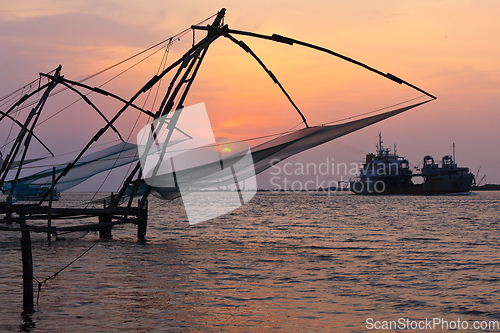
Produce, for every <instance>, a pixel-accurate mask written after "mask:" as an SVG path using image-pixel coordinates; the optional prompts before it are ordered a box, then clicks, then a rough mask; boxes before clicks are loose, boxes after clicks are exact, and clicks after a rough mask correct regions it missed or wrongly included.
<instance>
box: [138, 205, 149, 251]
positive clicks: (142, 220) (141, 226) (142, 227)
mask: <svg viewBox="0 0 500 333" xmlns="http://www.w3.org/2000/svg"><path fill="white" fill-rule="evenodd" d="M138 209H139V214H138V215H139V216H138V218H139V223H138V224H137V239H138V240H140V241H143V240H144V236H146V231H147V227H148V201H147V200H146V201H145V202H144V204H143V205H142V206H141V200H139V207H138Z"/></svg>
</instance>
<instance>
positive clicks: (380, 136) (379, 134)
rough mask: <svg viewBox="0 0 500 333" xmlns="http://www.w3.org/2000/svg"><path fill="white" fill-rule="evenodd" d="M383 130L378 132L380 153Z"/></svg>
mask: <svg viewBox="0 0 500 333" xmlns="http://www.w3.org/2000/svg"><path fill="white" fill-rule="evenodd" d="M382 142H383V141H382V132H378V149H379V154H380V153H382V149H383V148H382Z"/></svg>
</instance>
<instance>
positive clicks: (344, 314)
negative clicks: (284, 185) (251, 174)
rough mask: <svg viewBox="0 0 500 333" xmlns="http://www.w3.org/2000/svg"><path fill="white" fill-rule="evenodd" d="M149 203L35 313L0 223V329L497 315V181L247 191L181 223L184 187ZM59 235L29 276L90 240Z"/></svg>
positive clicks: (301, 326) (278, 325)
mask: <svg viewBox="0 0 500 333" xmlns="http://www.w3.org/2000/svg"><path fill="white" fill-rule="evenodd" d="M87 198H88V197H87V196H85V195H82V194H69V195H67V196H65V198H64V200H63V201H61V202H59V203H58V204H64V202H67V203H68V204H73V205H74V204H76V202H78V201H82V200H85V199H87ZM69 200H73V201H74V202H68V201H69ZM150 208H153V209H152V210H151V212H150V221H149V225H148V234H147V238H148V240H149V241H148V242H147V243H146V244H138V243H137V241H136V239H135V237H136V236H135V235H136V230H135V229H134V228H133V227H132V226H125V227H124V228H122V229H115V230H113V239H112V240H111V241H103V242H100V243H99V244H98V245H97V246H96V247H94V248H93V249H92V250H91V251H90V252H89V253H88V254H86V255H85V256H84V257H83V258H82V259H80V260H79V261H77V262H76V263H75V264H73V265H72V266H71V267H70V268H68V269H67V270H65V271H63V272H62V273H61V274H60V275H59V277H58V278H57V279H52V280H50V282H49V283H48V284H47V285H44V287H43V288H42V291H41V294H40V301H39V305H38V306H37V308H36V312H35V313H34V314H32V315H27V314H25V315H23V316H20V313H21V312H22V304H21V302H22V280H21V262H20V261H21V260H20V250H19V235H17V234H13V233H9V234H6V233H2V234H0V253H1V255H2V266H1V267H0V276H1V281H2V284H1V285H0V288H1V291H2V292H1V293H0V310H1V311H0V329H1V330H3V331H19V330H24V331H31V332H54V331H64V332H67V331H73V332H88V331H102V332H118V331H124V330H136V331H149V330H151V331H154V330H156V331H173V332H176V331H204V332H210V331H217V332H219V331H230V332H249V331H250V332H256V331H268V330H271V329H275V330H277V331H289V332H293V331H297V332H299V331H309V332H314V331H316V332H325V331H334V332H361V331H369V330H367V329H366V327H365V323H364V322H365V320H366V319H367V318H369V317H371V318H375V319H376V320H397V319H398V318H401V317H404V318H411V319H423V318H426V317H427V318H434V317H439V318H444V319H449V320H456V319H457V318H459V319H460V320H500V303H499V302H498V292H499V289H500V277H499V271H500V258H499V255H498V253H499V252H498V250H499V247H500V245H499V244H500V242H499V236H500V232H499V231H500V230H499V229H500V217H499V211H500V192H487V193H486V192H484V193H480V194H476V195H449V196H428V197H411V196H389V197H361V196H354V195H349V194H337V195H332V196H328V195H325V194H321V193H258V194H257V195H256V197H255V198H254V199H252V201H251V202H250V203H249V204H248V205H246V206H243V207H241V208H239V209H237V210H235V211H233V212H232V213H230V214H227V215H224V216H222V217H220V218H217V219H215V220H213V221H211V222H208V223H203V224H200V225H196V226H191V227H190V226H189V225H188V222H187V218H186V216H185V213H184V212H183V209H182V202H181V201H174V202H173V203H169V204H165V203H164V202H159V201H158V202H151V203H150ZM64 237H66V239H65V240H61V239H60V240H58V241H57V242H53V243H52V245H51V246H48V245H47V243H46V241H45V236H44V235H34V236H33V239H34V245H33V257H34V258H33V259H34V266H35V269H34V274H35V277H37V278H38V279H39V280H40V279H43V278H45V277H48V276H50V275H51V274H53V273H54V272H55V271H57V270H58V269H59V268H61V267H62V266H64V265H65V264H66V263H68V262H69V261H71V260H72V259H74V258H75V257H76V256H78V255H79V254H81V253H82V252H83V251H84V250H86V249H87V248H88V247H90V246H91V245H92V244H93V242H94V241H95V240H97V235H96V234H88V235H86V234H83V233H81V234H69V235H65V236H64ZM35 290H36V288H35Z"/></svg>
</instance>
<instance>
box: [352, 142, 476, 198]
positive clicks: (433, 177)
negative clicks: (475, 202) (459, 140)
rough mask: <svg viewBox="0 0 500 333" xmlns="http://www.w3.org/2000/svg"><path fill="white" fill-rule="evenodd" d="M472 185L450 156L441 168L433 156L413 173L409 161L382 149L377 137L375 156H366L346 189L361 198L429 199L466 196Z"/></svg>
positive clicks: (472, 179) (427, 157) (462, 168)
mask: <svg viewBox="0 0 500 333" xmlns="http://www.w3.org/2000/svg"><path fill="white" fill-rule="evenodd" d="M453 147H455V145H453ZM453 155H455V154H453ZM415 177H420V178H423V182H421V183H414V182H413V179H414V178H415ZM473 183H474V175H473V174H472V173H470V172H469V168H467V167H458V166H457V164H456V163H455V162H454V158H452V157H451V156H449V155H447V156H444V157H443V159H442V161H441V165H439V164H438V163H435V162H434V158H433V157H432V156H429V155H428V156H425V157H424V163H423V167H422V169H421V171H420V173H413V171H412V170H411V169H410V167H409V162H408V160H407V159H406V158H404V157H401V156H399V155H398V154H397V153H396V149H395V147H394V152H391V149H390V148H384V147H383V146H382V135H381V134H379V143H378V145H377V154H373V153H369V154H367V155H366V160H365V163H364V164H362V166H361V170H360V174H359V176H358V177H357V178H356V179H355V180H354V181H350V182H349V188H350V190H351V191H352V192H354V193H355V194H363V195H387V194H408V195H432V194H446V193H462V192H469V191H470V189H471V186H472V184H473Z"/></svg>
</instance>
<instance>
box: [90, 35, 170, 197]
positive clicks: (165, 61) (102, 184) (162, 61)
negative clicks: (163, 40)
mask: <svg viewBox="0 0 500 333" xmlns="http://www.w3.org/2000/svg"><path fill="white" fill-rule="evenodd" d="M172 45H173V41H172V40H170V42H169V43H168V44H167V46H166V48H165V53H164V54H163V57H162V60H161V62H160V65H159V66H158V69H157V70H156V75H158V73H160V72H161V71H162V70H164V69H165V67H166V65H167V60H168V55H169V53H170V47H171V46H172ZM155 53H156V52H155ZM161 81H162V80H160V81H159V82H158V86H157V88H156V94H155V97H154V99H153V105H152V106H151V110H153V109H154V106H155V104H156V98H157V97H158V92H159V90H160V86H161ZM151 91H152V89H150V90H149V91H148V94H147V96H146V99H145V101H144V103H143V105H142V108H143V109H144V107H145V106H146V104H147V102H148V100H149V97H150V95H151ZM141 116H142V113H141V112H139V114H138V115H137V118H136V120H135V123H134V125H133V126H132V129H131V130H130V132H129V134H128V137H127V140H126V142H128V141H129V139H130V137H131V136H132V133H133V132H134V130H135V127H136V126H137V124H138V122H139V119H140V118H141ZM120 156H121V152H120V154H119V155H118V157H117V159H116V161H118V158H120ZM134 156H137V152H136V153H135V155H134ZM115 165H116V163H115V164H114V165H113V166H112V168H111V169H109V170H108V172H107V175H106V177H105V178H104V180H103V181H102V182H101V185H99V188H98V189H97V190H96V191H95V192H94V195H93V196H92V199H90V201H94V199H95V197H96V196H97V194H98V193H99V191H100V190H101V188H102V187H103V186H104V183H105V182H106V180H108V178H109V176H110V175H111V172H112V171H113V169H114V168H115ZM131 166H132V163H130V164H129V167H128V170H127V173H126V174H125V177H124V179H123V181H122V184H123V182H124V181H125V179H126V178H127V176H126V175H127V174H128V173H129V172H130V168H131Z"/></svg>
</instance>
